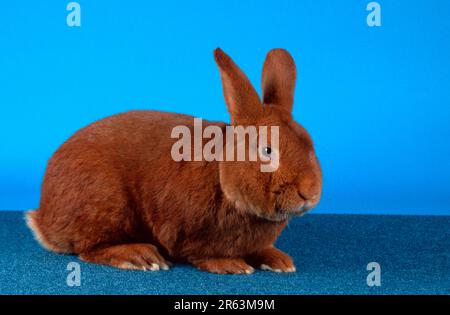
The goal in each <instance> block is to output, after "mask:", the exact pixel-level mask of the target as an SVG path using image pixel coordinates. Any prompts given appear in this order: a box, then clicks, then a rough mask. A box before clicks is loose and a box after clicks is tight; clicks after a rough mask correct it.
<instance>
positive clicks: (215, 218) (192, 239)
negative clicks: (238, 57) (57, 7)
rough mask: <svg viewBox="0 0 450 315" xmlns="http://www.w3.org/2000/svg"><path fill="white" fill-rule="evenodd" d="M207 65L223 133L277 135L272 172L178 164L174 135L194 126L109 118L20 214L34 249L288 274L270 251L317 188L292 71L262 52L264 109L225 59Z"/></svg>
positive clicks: (54, 170) (52, 172)
mask: <svg viewBox="0 0 450 315" xmlns="http://www.w3.org/2000/svg"><path fill="white" fill-rule="evenodd" d="M214 57H215V60H216V62H217V64H218V66H219V70H220V75H221V79H222V84H223V92H224V96H225V101H226V104H227V107H228V111H229V113H230V116H231V125H233V126H238V125H240V126H250V125H251V126H269V127H270V126H278V128H279V150H278V154H279V167H278V169H277V170H276V171H274V172H261V170H260V163H262V162H261V161H210V162H207V161H205V160H202V161H192V162H189V161H180V162H176V161H174V160H173V159H172V158H171V148H172V145H173V143H174V142H175V139H172V138H171V131H172V129H173V128H174V127H175V126H179V125H184V126H187V127H188V128H190V129H192V128H193V117H192V116H188V115H182V114H173V113H166V112H159V111H130V112H127V113H123V114H118V115H114V116H111V117H108V118H105V119H102V120H100V121H97V122H95V123H93V124H91V125H89V126H87V127H85V128H83V129H81V130H79V131H78V132H77V133H75V134H74V135H73V136H72V137H71V138H70V139H69V140H67V141H66V142H65V143H64V144H63V145H62V146H61V147H60V148H59V149H58V150H57V151H56V152H55V153H54V155H53V156H52V157H51V159H50V160H49V163H48V167H47V170H46V173H45V177H44V181H43V184H42V191H41V200H40V206H39V209H38V210H36V211H32V212H28V213H27V222H28V225H29V227H30V228H31V229H32V230H33V232H34V234H35V236H36V239H37V240H38V241H39V242H40V243H41V244H42V246H44V247H45V248H47V249H49V250H52V251H54V252H58V253H72V254H77V255H79V257H80V258H81V259H82V260H84V261H87V262H93V263H98V264H104V265H110V266H114V267H118V268H124V269H142V270H159V269H168V268H169V261H174V262H175V261H179V262H188V263H190V264H192V265H194V266H196V267H198V268H199V269H201V270H205V271H209V272H214V273H233V274H240V273H252V272H253V271H254V269H253V267H258V268H262V269H267V270H273V271H276V272H293V271H295V266H294V263H293V261H292V259H291V258H290V257H289V255H287V254H285V253H283V252H282V251H280V250H278V249H276V248H275V247H274V245H273V244H274V242H275V240H276V239H277V237H278V235H279V234H280V232H281V231H282V230H283V228H284V227H285V226H286V224H287V222H288V220H289V219H290V218H291V217H292V216H295V215H301V214H303V213H305V212H306V211H307V210H309V209H311V208H312V207H314V206H315V205H316V204H317V203H318V202H319V199H320V195H321V186H322V178H321V170H320V166H319V162H318V160H317V158H316V156H315V153H314V148H313V143H312V140H311V138H310V136H309V135H308V133H307V131H306V130H305V129H304V128H303V127H302V126H300V125H299V124H298V123H297V122H295V121H294V120H293V118H292V114H291V112H292V106H293V98H294V87H295V80H296V69H295V64H294V61H293V59H292V57H291V56H290V55H289V53H288V52H287V51H285V50H282V49H274V50H271V51H270V52H269V53H268V55H267V58H266V61H265V63H264V68H263V73H262V94H263V100H262V101H261V100H260V98H259V96H258V94H257V92H256V91H255V89H254V88H253V86H252V85H251V83H250V82H249V80H248V79H247V77H246V76H245V74H244V73H243V72H242V71H241V70H240V69H239V67H238V66H237V65H236V64H235V63H234V62H233V61H232V60H231V59H230V57H229V56H227V55H226V54H225V53H224V52H223V51H222V50H220V49H216V50H215V52H214ZM203 125H204V127H207V126H209V125H215V126H219V127H220V128H221V129H223V130H224V129H225V127H226V124H225V123H222V122H205V121H204V122H203ZM269 145H270V144H269ZM268 148H269V152H267V148H265V149H266V154H270V153H271V152H270V151H271V150H270V147H268ZM246 150H250V149H249V148H247V149H246Z"/></svg>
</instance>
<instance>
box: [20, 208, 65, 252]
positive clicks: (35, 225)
mask: <svg viewBox="0 0 450 315" xmlns="http://www.w3.org/2000/svg"><path fill="white" fill-rule="evenodd" d="M38 210H39V209H38ZM38 210H29V211H27V212H26V213H25V221H26V223H27V226H28V227H29V228H30V230H31V231H32V232H33V235H34V238H35V239H36V241H38V242H39V244H41V246H42V247H44V248H45V249H47V250H50V251H53V252H61V249H59V248H58V247H56V246H54V245H52V244H51V243H50V242H49V241H48V239H47V238H46V237H45V236H44V234H42V230H41V228H40V227H39V214H38Z"/></svg>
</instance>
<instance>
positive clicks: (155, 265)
mask: <svg viewBox="0 0 450 315" xmlns="http://www.w3.org/2000/svg"><path fill="white" fill-rule="evenodd" d="M150 270H153V271H156V270H159V265H158V264H152V267H151V268H150Z"/></svg>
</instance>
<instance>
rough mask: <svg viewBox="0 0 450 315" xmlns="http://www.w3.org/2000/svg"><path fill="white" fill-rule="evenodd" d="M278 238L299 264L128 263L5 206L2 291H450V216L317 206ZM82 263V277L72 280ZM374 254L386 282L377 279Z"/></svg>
mask: <svg viewBox="0 0 450 315" xmlns="http://www.w3.org/2000/svg"><path fill="white" fill-rule="evenodd" d="M278 246H279V248H281V249H282V250H285V251H286V252H288V253H289V254H290V255H291V256H292V257H293V258H294V260H295V262H296V265H297V272H296V273H294V274H277V273H272V272H267V271H257V272H256V273H254V274H252V275H244V276H239V275H214V274H209V273H204V272H200V271H197V270H196V269H194V268H192V267H190V266H186V265H176V266H174V268H172V269H171V270H170V271H159V272H150V271H149V272H142V271H124V270H118V269H114V268H109V267H105V266H98V265H93V264H87V263H83V262H81V261H79V260H78V259H77V258H76V257H74V256H68V255H57V254H53V253H50V252H47V251H45V250H44V249H42V248H41V247H40V246H39V245H38V244H37V243H36V242H35V241H34V239H33V237H32V235H31V233H30V231H28V229H27V227H26V226H25V224H24V221H23V213H21V212H0V293H1V294H450V217H449V216H366V215H319V214H309V215H306V216H304V217H303V218H298V219H295V220H293V221H292V222H291V223H290V224H289V226H288V228H287V229H286V230H285V231H284V232H283V234H282V235H281V237H280V239H279V241H278ZM70 262H78V263H79V264H80V266H81V285H80V286H73V287H70V286H68V285H67V283H66V278H67V275H68V274H69V273H70V271H68V270H67V265H68V264H69V263H70ZM369 262H377V263H379V264H380V266H381V286H379V287H376V286H374V287H369V286H368V285H367V283H366V278H367V275H368V274H369V272H370V271H367V270H366V267H367V264H368V263H369Z"/></svg>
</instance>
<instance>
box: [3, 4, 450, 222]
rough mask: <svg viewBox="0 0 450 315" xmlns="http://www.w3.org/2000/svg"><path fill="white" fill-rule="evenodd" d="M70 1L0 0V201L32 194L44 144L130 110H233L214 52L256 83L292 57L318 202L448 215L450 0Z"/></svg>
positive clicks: (21, 205) (24, 201)
mask: <svg viewBox="0 0 450 315" xmlns="http://www.w3.org/2000/svg"><path fill="white" fill-rule="evenodd" d="M69 4H70V3H69V1H57V4H55V2H54V1H51V2H50V1H40V0H33V1H31V0H29V1H25V3H24V2H23V1H20V2H17V1H9V2H3V3H2V4H1V5H0V106H1V118H0V135H1V142H0V209H1V210H25V209H30V208H36V207H38V205H39V197H40V184H41V182H42V178H43V175H44V172H45V167H46V163H47V161H48V159H49V158H50V156H51V154H52V153H53V152H54V151H55V150H56V149H57V148H58V147H59V146H60V145H61V144H62V143H63V142H64V141H65V140H66V139H67V138H68V137H70V136H71V135H72V134H73V133H74V132H75V131H76V130H78V129H80V128H81V127H83V126H86V125H87V124H89V123H91V122H93V121H95V120H97V119H100V118H103V117H105V116H108V115H112V114H115V113H119V112H124V111H128V110H131V109H158V110H164V111H170V112H181V113H188V114H192V115H194V116H196V117H201V118H204V119H209V120H223V121H226V122H229V115H228V113H227V110H226V106H225V104H224V100H223V95H222V88H221V82H220V77H219V73H218V70H217V67H216V65H215V63H214V59H213V50H214V49H215V48H217V47H221V48H223V49H224V50H226V51H227V53H229V55H230V56H232V57H233V59H234V60H235V61H236V63H237V64H239V66H240V67H241V68H242V69H243V70H244V71H245V73H246V74H247V75H248V77H249V79H250V80H251V81H252V83H253V84H254V86H255V87H257V89H258V92H260V88H259V87H260V81H261V78H260V74H261V68H262V64H263V61H264V58H265V55H266V53H267V52H268V51H269V50H270V49H272V48H275V47H280V48H285V49H287V50H289V52H290V53H291V54H292V56H293V57H294V59H295V61H296V64H297V68H298V80H297V87H296V91H295V103H294V117H295V119H296V120H297V121H298V122H300V123H301V124H303V125H304V126H305V127H306V128H307V129H308V130H309V132H310V133H311V135H312V137H313V140H314V142H315V147H316V151H317V155H318V157H319V160H320V162H321V165H322V168H323V180H324V183H323V197H322V201H321V203H320V205H319V207H318V208H317V209H316V210H315V212H317V213H319V212H322V213H377V214H447V215H448V214H450V40H449V39H450V18H449V12H450V1H446V0H441V1H436V0H435V1H418V0H414V1H411V0H408V1H406V0H404V1H400V0H398V1H390V0H382V1H378V2H376V3H372V4H371V3H370V1H363V0H351V1H332V0H320V1H319V0H310V1H283V0H278V1H263V0H258V1H128V2H127V5H124V3H123V1H112V0H108V1H99V0H96V1H86V0H80V1H77V2H76V4H78V7H77V6H76V5H72V6H70V5H69Z"/></svg>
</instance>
